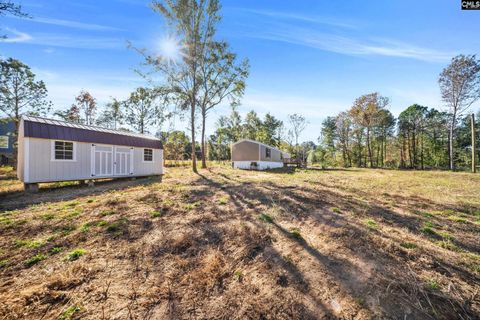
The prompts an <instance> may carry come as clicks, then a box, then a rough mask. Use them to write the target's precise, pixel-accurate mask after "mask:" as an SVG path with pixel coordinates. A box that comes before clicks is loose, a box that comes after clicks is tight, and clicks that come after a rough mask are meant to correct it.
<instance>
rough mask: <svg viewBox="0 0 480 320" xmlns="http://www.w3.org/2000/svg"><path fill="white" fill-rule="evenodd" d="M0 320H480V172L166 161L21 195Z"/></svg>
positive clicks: (1, 252) (5, 211) (2, 180)
mask: <svg viewBox="0 0 480 320" xmlns="http://www.w3.org/2000/svg"><path fill="white" fill-rule="evenodd" d="M2 170H4V172H0V234H1V237H0V274H1V279H2V281H1V283H0V301H1V302H2V303H0V319H21V318H26V319H41V318H43V319H76V318H87V319H172V318H173V319H176V318H180V319H184V318H188V319H190V318H191V319H204V318H215V319H292V318H293V319H319V318H320V319H321V318H325V319H330V318H335V317H343V318H344V319H371V318H393V319H478V317H479V314H480V174H479V175H472V174H467V173H449V172H416V171H394V170H368V169H349V170H328V171H322V170H296V171H292V172H283V171H274V172H252V171H239V170H233V169H231V168H228V167H226V166H215V167H212V168H211V169H210V170H201V171H200V174H199V175H196V174H193V173H191V172H190V170H189V169H188V168H169V169H168V173H167V174H166V175H165V176H164V180H163V182H159V181H158V179H156V178H150V179H138V180H136V181H107V182H103V183H99V184H97V186H95V187H93V188H88V187H80V186H77V185H75V184H74V183H65V184H53V185H50V186H47V187H48V188H41V190H40V192H39V193H37V194H33V195H31V194H24V193H23V192H21V184H20V183H19V182H18V181H16V180H15V179H14V175H13V174H12V172H6V171H5V169H2Z"/></svg>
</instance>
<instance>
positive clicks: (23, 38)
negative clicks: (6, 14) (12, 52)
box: [0, 28, 32, 43]
mask: <svg viewBox="0 0 480 320" xmlns="http://www.w3.org/2000/svg"><path fill="white" fill-rule="evenodd" d="M5 30H7V32H8V33H9V34H8V38H4V39H0V42H6V43H17V42H27V41H30V40H31V39H32V36H31V35H29V34H28V33H25V32H20V31H18V30H15V29H10V28H6V29H5Z"/></svg>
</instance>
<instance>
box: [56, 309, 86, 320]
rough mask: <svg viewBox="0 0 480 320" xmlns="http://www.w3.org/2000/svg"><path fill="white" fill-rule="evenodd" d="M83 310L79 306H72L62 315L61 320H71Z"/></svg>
mask: <svg viewBox="0 0 480 320" xmlns="http://www.w3.org/2000/svg"><path fill="white" fill-rule="evenodd" d="M81 310H82V308H80V307H78V306H71V307H68V309H67V310H65V311H64V312H63V313H62V315H61V316H60V318H59V320H70V319H72V317H73V316H74V315H75V313H77V312H79V311H81Z"/></svg>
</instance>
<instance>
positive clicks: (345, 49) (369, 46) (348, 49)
mask: <svg viewBox="0 0 480 320" xmlns="http://www.w3.org/2000/svg"><path fill="white" fill-rule="evenodd" d="M249 36H250V37H254V38H259V39H266V40H272V41H279V42H285V43H291V44H296V45H302V46H307V47H311V48H315V49H319V50H324V51H330V52H336V53H340V54H345V55H376V56H388V57H400V58H410V59H416V60H422V61H429V62H445V61H448V60H449V59H450V58H451V57H452V55H454V53H452V52H442V51H438V50H433V49H428V48H423V47H420V46H416V45H412V44H409V43H405V42H401V41H396V40H391V39H380V38H377V39H373V38H367V39H362V38H358V37H354V36H346V35H338V34H333V33H326V32H319V31H316V30H313V29H307V28H292V27H291V26H288V27H287V26H282V25H280V24H276V27H275V28H270V29H268V30H265V29H264V31H262V32H256V33H251V34H249Z"/></svg>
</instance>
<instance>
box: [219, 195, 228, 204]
mask: <svg viewBox="0 0 480 320" xmlns="http://www.w3.org/2000/svg"><path fill="white" fill-rule="evenodd" d="M228 200H229V199H228V197H222V198H220V199H218V204H219V205H226V204H227V203H228Z"/></svg>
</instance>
